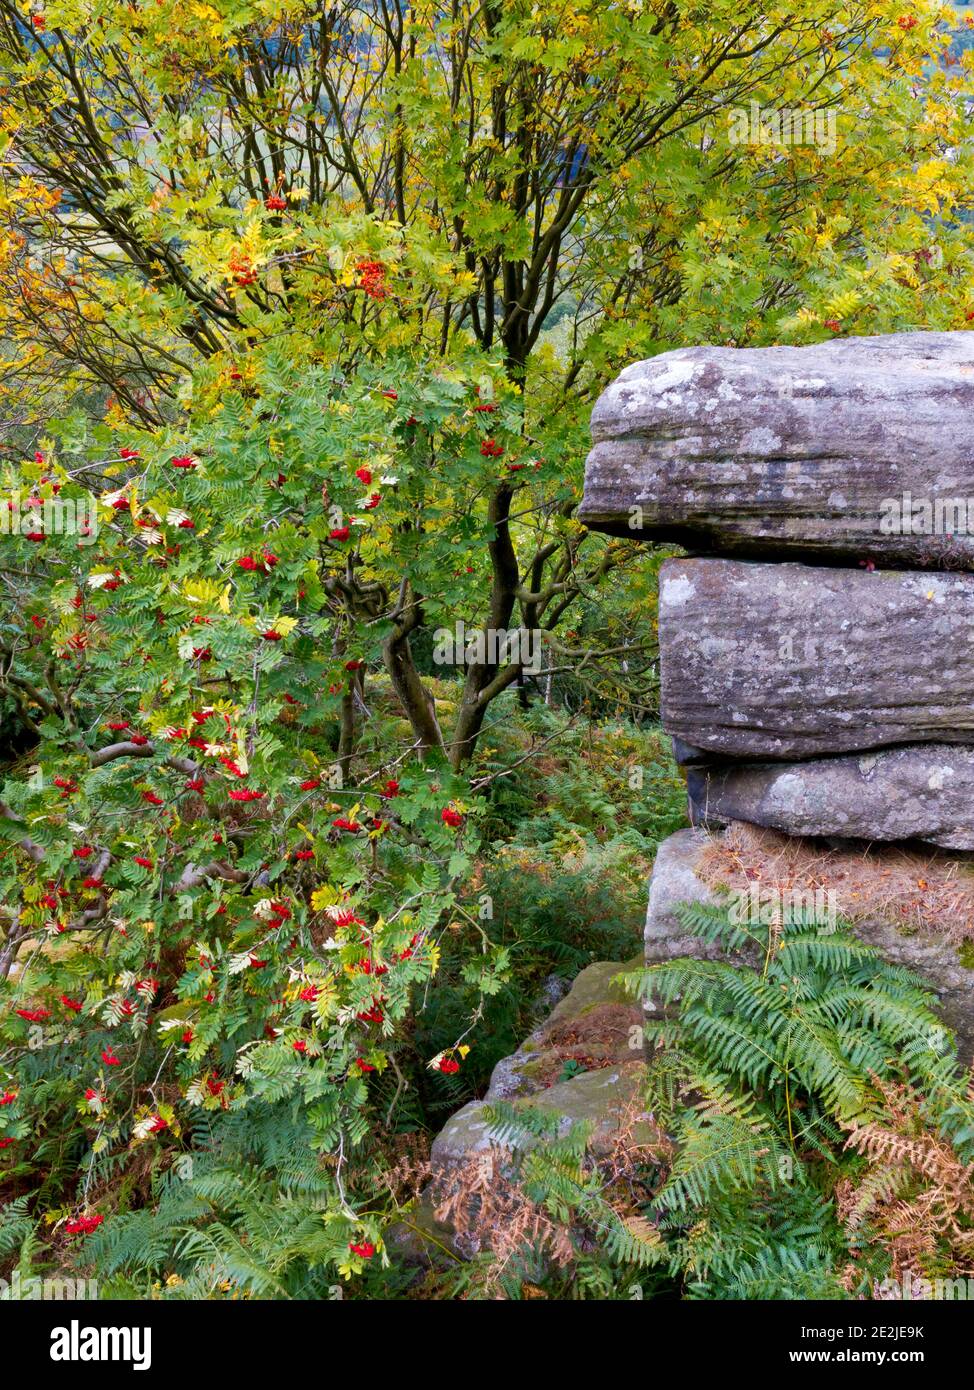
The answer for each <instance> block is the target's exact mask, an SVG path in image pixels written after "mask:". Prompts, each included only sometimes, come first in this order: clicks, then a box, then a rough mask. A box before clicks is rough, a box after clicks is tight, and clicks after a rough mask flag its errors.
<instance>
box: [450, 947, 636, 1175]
mask: <svg viewBox="0 0 974 1390" xmlns="http://www.w3.org/2000/svg"><path fill="white" fill-rule="evenodd" d="M641 963H642V961H641V958H638V957H637V958H636V959H635V960H632V961H629V962H628V963H624V962H619V961H599V962H596V964H594V965H590V966H588V967H586V969H585V970H583V971H582V972H581V973H580V974H579V975H578V976H577V977H576V979H575V982H574V984H573V985H572V988H571V990H570V991H569V992H568V994H567V995H566V996H565V998H564V999H562V1000H561V1002H560V1003H559V1004H558V1005H557V1006H556V1007H555V1008H554V1009H553V1010H552V1012H551V1014H550V1015H549V1017H548V1018H547V1019H546V1020H545V1022H544V1023H543V1024H542V1025H541V1027H540V1028H537V1029H536V1030H535V1031H534V1032H533V1033H532V1034H531V1035H530V1037H528V1038H527V1039H526V1040H525V1041H524V1042H523V1043H522V1044H521V1046H520V1047H519V1048H518V1050H517V1052H515V1053H514V1054H513V1055H512V1056H510V1057H505V1058H503V1059H502V1060H501V1061H500V1062H498V1064H497V1066H496V1067H495V1068H494V1071H493V1074H492V1076H491V1079H490V1086H489V1087H488V1090H487V1094H486V1095H485V1096H484V1098H483V1100H473V1101H470V1102H469V1103H468V1104H467V1105H465V1106H464V1107H463V1109H462V1110H459V1111H458V1112H457V1113H456V1114H455V1115H454V1116H453V1117H452V1119H450V1120H448V1121H447V1123H446V1125H445V1126H444V1128H443V1130H442V1131H441V1133H440V1134H439V1135H437V1137H436V1139H434V1141H433V1147H432V1150H431V1153H430V1163H431V1166H432V1169H433V1174H434V1177H435V1176H437V1175H441V1174H442V1173H443V1172H444V1171H445V1170H446V1169H448V1168H450V1167H452V1166H454V1165H456V1164H457V1163H462V1162H466V1161H468V1160H469V1159H471V1158H472V1157H474V1156H475V1155H476V1154H478V1153H482V1152H485V1151H486V1150H488V1149H489V1148H490V1146H491V1143H492V1136H491V1132H490V1127H489V1125H488V1123H487V1121H486V1119H485V1118H484V1114H483V1111H484V1106H485V1105H489V1104H490V1103H491V1102H495V1101H499V1100H505V1101H511V1102H513V1103H515V1104H518V1103H528V1102H530V1104H532V1105H538V1106H540V1107H541V1108H542V1109H545V1110H552V1111H555V1112H557V1113H558V1114H559V1115H561V1116H562V1117H563V1120H564V1123H565V1125H566V1126H568V1125H570V1124H571V1123H572V1122H573V1121H575V1120H589V1121H591V1122H592V1124H593V1125H594V1129H595V1137H596V1139H597V1138H598V1137H599V1135H605V1134H608V1133H610V1132H611V1130H612V1129H613V1127H614V1126H615V1124H616V1123H617V1122H618V1114H619V1112H620V1110H621V1109H623V1108H624V1107H625V1105H626V1104H627V1103H628V1101H630V1100H631V1099H632V1097H633V1095H634V1093H635V1090H636V1087H637V1084H638V1082H639V1080H640V1078H641V1076H642V1069H643V1060H642V1044H641V1041H639V1039H638V1028H639V1025H640V1023H641V1019H642V1015H641V1011H640V1008H639V1005H638V1004H636V1003H635V1002H634V1001H633V1000H632V999H631V998H630V997H628V996H627V995H626V994H625V993H624V991H623V990H622V989H621V988H620V987H619V986H618V985H617V984H615V983H614V980H615V977H616V976H617V975H619V974H620V973H622V972H624V971H627V970H634V969H636V968H637V967H638V966H639V965H641ZM634 1030H636V1031H634ZM566 1062H570V1063H573V1064H574V1065H576V1066H580V1067H584V1068H585V1070H584V1071H580V1072H579V1073H578V1074H577V1075H575V1076H571V1077H570V1078H569V1079H567V1080H563V1079H562V1077H563V1075H564V1070H565V1064H566Z"/></svg>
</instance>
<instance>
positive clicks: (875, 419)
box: [579, 332, 974, 569]
mask: <svg viewBox="0 0 974 1390" xmlns="http://www.w3.org/2000/svg"><path fill="white" fill-rule="evenodd" d="M592 437H593V440H594V441H595V447H594V448H593V449H592V452H591V454H590V455H589V458H588V464H587V467H586V473H585V493H584V497H583V500H582V505H581V509H580V511H579V517H580V519H581V520H582V521H584V522H585V524H586V525H587V526H590V527H593V528H595V529H596V530H603V531H609V532H613V533H615V534H619V535H625V536H629V537H634V536H635V537H642V538H644V539H647V540H668V541H673V542H677V543H679V544H681V545H685V546H687V547H688V548H690V549H696V550H700V549H704V550H714V551H718V552H723V553H736V554H741V555H744V554H749V555H756V556H761V555H764V556H767V555H770V554H775V555H778V556H782V557H786V556H787V557H789V558H801V559H808V558H815V557H820V558H823V559H825V560H829V559H830V558H834V559H845V560H850V559H851V560H859V559H862V558H873V559H875V560H877V561H883V562H888V563H893V564H897V565H909V566H914V567H919V568H922V567H933V568H938V569H953V568H974V535H968V534H954V535H943V534H940V535H938V534H927V535H913V534H912V533H910V534H884V533H883V529H882V528H883V526H884V524H885V525H886V526H887V527H889V525H890V520H891V519H892V513H891V512H890V511H889V509H886V510H885V512H884V508H883V505H882V504H883V503H884V501H886V500H887V499H902V496H903V494H904V493H909V494H911V495H912V497H913V498H914V499H928V500H929V501H930V502H931V504H934V503H936V501H937V500H940V501H941V502H942V503H943V502H949V501H951V500H953V499H963V500H964V502H965V510H966V499H967V498H971V499H972V525H974V334H972V333H967V332H955V333H897V334H890V335H885V336H878V337H871V338H842V339H835V340H833V341H830V342H826V343H819V344H816V345H815V346H811V347H765V348H722V347H694V348H681V349H679V350H677V351H675V352H665V353H661V354H660V356H658V357H654V358H652V359H651V360H649V361H646V362H636V363H634V364H633V365H632V366H631V367H627V368H626V370H625V371H624V372H622V374H621V375H620V376H619V378H618V379H617V380H616V381H615V382H614V383H613V384H612V385H611V386H610V387H609V388H608V390H606V391H605V392H604V393H603V395H602V396H601V397H600V398H599V401H598V403H597V404H596V407H595V410H594V412H593V414H592ZM633 508H639V509H640V510H639V511H638V512H634V511H633ZM901 511H902V507H901ZM952 514H953V509H952V508H948V509H947V512H946V515H947V517H948V518H949V517H950V516H951V515H952ZM884 515H885V516H886V517H887V521H886V522H885V523H884ZM909 519H910V528H909V529H910V530H911V531H912V529H915V525H914V514H913V511H912V509H910V515H909ZM916 519H917V520H920V519H921V518H920V516H919V514H917V518H916ZM934 519H935V518H934ZM634 522H638V523H639V527H638V528H635V527H634V525H633V523H634ZM955 525H956V522H955ZM904 529H907V528H904Z"/></svg>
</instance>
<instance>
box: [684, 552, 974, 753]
mask: <svg viewBox="0 0 974 1390" xmlns="http://www.w3.org/2000/svg"><path fill="white" fill-rule="evenodd" d="M659 642H660V665H661V676H662V691H661V713H662V720H663V725H664V727H665V728H666V730H667V732H668V733H670V734H672V735H674V736H675V737H676V738H678V739H681V740H683V741H684V742H685V743H687V744H690V745H693V746H694V747H696V748H699V749H704V750H706V751H707V752H709V753H718V754H722V755H729V756H732V757H738V758H746V759H751V760H760V759H775V760H781V759H795V758H804V757H809V756H815V755H822V754H825V755H828V754H833V753H845V752H853V751H857V750H862V749H870V748H880V747H884V746H887V745H893V744H901V743H902V744H905V743H970V742H972V741H974V576H971V575H967V574H927V573H923V572H920V571H893V570H877V571H875V572H873V573H870V572H868V571H866V570H859V569H855V570H846V569H831V568H825V567H821V566H811V565H795V564H787V565H763V564H753V563H748V562H746V561H740V560H724V559H689V560H667V561H666V562H665V564H664V565H663V566H662V568H661V571H660V598H659Z"/></svg>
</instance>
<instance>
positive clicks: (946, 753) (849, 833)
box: [687, 743, 974, 850]
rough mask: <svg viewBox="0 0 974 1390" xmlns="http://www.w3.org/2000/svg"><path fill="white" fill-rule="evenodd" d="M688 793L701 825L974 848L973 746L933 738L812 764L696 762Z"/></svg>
mask: <svg viewBox="0 0 974 1390" xmlns="http://www.w3.org/2000/svg"><path fill="white" fill-rule="evenodd" d="M687 792H688V794H689V798H690V817H691V820H692V821H693V823H694V824H695V825H721V824H726V823H727V822H728V821H732V820H743V821H750V822H751V824H752V825H766V826H770V827H771V828H772V829H774V830H784V831H787V832H788V834H790V835H841V836H846V837H848V838H851V839H858V840H911V839H916V840H926V841H928V842H929V843H930V844H933V845H940V846H942V847H943V848H945V849H957V850H974V747H969V746H961V745H956V746H954V745H951V744H946V743H932V744H925V745H911V746H910V747H906V748H890V749H882V750H880V751H878V752H874V753H859V754H856V755H855V756H850V757H844V758H819V759H816V760H814V761H811V762H799V763H785V764H782V763H743V764H738V765H734V766H730V767H714V768H700V767H693V768H690V769H689V770H688V772H687Z"/></svg>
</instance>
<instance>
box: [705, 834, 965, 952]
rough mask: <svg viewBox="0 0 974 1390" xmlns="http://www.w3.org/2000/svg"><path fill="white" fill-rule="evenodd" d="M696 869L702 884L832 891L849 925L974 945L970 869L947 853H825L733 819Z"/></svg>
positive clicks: (817, 845)
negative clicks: (886, 927) (889, 927)
mask: <svg viewBox="0 0 974 1390" xmlns="http://www.w3.org/2000/svg"><path fill="white" fill-rule="evenodd" d="M697 867H698V871H699V873H700V876H701V878H703V880H704V881H705V882H706V883H709V884H711V885H714V886H716V885H717V884H724V885H726V886H727V887H728V888H730V889H747V888H749V887H750V886H751V885H752V884H753V883H758V884H759V885H760V886H761V887H762V888H768V889H771V888H773V889H775V890H777V891H793V890H798V891H801V890H810V891H813V892H814V891H815V890H816V889H824V890H825V891H826V892H828V891H830V890H831V891H833V892H834V893H835V899H836V903H837V905H838V911H839V912H840V914H841V915H842V916H843V917H845V918H846V919H847V920H848V921H850V922H857V921H865V920H872V921H876V920H877V919H879V920H883V921H887V922H890V923H892V924H894V925H895V926H898V927H907V928H909V929H913V930H917V931H921V932H929V933H935V934H937V935H938V936H942V937H945V938H947V939H948V940H950V941H955V942H961V941H964V940H974V865H972V864H971V863H969V862H968V861H966V860H963V859H959V858H958V857H957V855H956V854H953V855H952V854H949V853H947V852H946V851H937V850H934V851H931V852H930V853H921V852H914V851H911V850H906V849H902V848H899V847H893V846H889V845H875V846H870V847H868V848H866V849H841V850H840V849H828V848H823V845H822V842H821V841H817V840H803V839H796V838H793V837H792V836H789V835H782V834H779V833H778V832H777V831H774V830H764V829H761V828H760V827H758V826H754V825H746V824H744V823H743V822H740V821H737V822H732V823H731V825H730V826H728V828H727V830H726V831H725V832H724V833H723V834H722V835H720V836H714V837H713V838H712V839H711V841H710V844H709V845H708V846H707V848H706V849H705V850H704V853H703V855H702V857H701V859H700V861H699V864H698V866H697Z"/></svg>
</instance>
